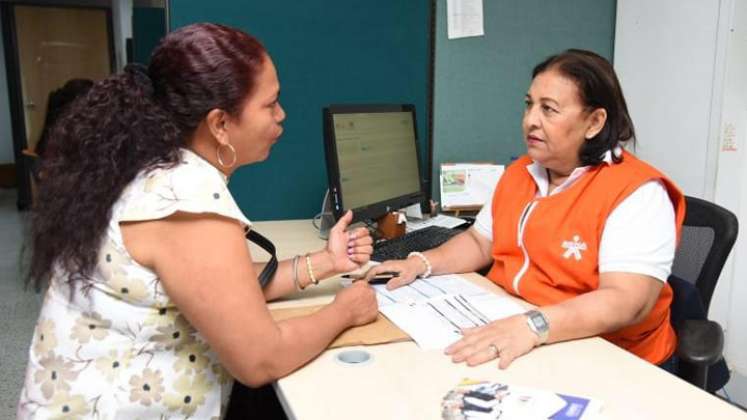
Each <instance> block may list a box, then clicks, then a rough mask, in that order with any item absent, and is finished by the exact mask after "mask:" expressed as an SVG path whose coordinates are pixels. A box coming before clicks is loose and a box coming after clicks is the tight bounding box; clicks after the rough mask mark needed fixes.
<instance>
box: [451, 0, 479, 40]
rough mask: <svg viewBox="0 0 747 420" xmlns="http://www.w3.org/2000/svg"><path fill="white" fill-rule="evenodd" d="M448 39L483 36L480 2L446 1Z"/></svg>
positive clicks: (475, 0) (469, 0) (477, 0)
mask: <svg viewBox="0 0 747 420" xmlns="http://www.w3.org/2000/svg"><path fill="white" fill-rule="evenodd" d="M446 13H447V22H448V23H447V29H448V37H449V39H456V38H465V37H470V36H482V35H485V28H484V24H483V20H484V19H483V13H482V0H446Z"/></svg>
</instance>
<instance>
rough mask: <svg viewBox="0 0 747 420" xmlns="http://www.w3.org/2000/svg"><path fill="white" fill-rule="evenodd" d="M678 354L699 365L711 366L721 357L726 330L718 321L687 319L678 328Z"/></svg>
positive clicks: (683, 358)
mask: <svg viewBox="0 0 747 420" xmlns="http://www.w3.org/2000/svg"><path fill="white" fill-rule="evenodd" d="M677 338H678V340H679V342H678V343H677V356H679V358H680V359H681V360H683V361H686V362H689V363H692V364H694V365H699V366H710V365H712V364H714V363H716V362H718V361H719V359H721V355H722V352H723V350H724V330H723V329H722V328H721V325H719V324H718V323H717V322H714V321H708V320H687V321H684V322H683V323H682V324H681V325H680V326H679V327H678V328H677Z"/></svg>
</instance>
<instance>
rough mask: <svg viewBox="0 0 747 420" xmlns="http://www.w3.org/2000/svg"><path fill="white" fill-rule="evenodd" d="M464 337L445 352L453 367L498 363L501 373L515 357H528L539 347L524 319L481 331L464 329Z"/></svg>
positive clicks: (500, 322)
mask: <svg viewBox="0 0 747 420" xmlns="http://www.w3.org/2000/svg"><path fill="white" fill-rule="evenodd" d="M462 332H463V334H464V337H463V338H462V339H461V340H459V341H457V342H456V343H454V344H452V345H450V346H449V347H447V348H446V350H445V352H446V354H448V355H451V360H452V361H453V362H454V363H461V362H466V363H467V365H469V366H476V365H480V364H483V363H485V362H488V361H491V360H493V359H496V358H497V359H500V361H499V363H498V367H499V368H501V369H505V368H507V367H508V365H510V364H511V362H513V361H514V359H516V358H517V357H520V356H523V355H524V354H526V353H529V351H531V350H532V349H533V348H534V347H535V346H537V345H538V344H539V337H538V336H537V334H535V333H534V332H532V330H531V329H529V325H528V324H527V317H526V315H523V314H520V315H514V316H511V317H508V318H503V319H499V320H497V321H493V322H491V323H490V324H487V325H484V326H482V327H476V328H467V329H465V330H463V331H462Z"/></svg>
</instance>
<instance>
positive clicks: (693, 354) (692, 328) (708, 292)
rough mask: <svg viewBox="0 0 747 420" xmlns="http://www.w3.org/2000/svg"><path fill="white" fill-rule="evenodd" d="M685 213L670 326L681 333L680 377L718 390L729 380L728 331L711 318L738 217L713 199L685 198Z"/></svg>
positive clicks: (671, 280)
mask: <svg viewBox="0 0 747 420" xmlns="http://www.w3.org/2000/svg"><path fill="white" fill-rule="evenodd" d="M685 201H686V204H687V213H686V215H685V221H684V224H683V226H682V237H681V239H680V243H679V246H678V248H677V252H676V254H675V258H674V264H673V265H672V275H671V276H670V278H669V284H670V285H671V286H672V289H673V291H674V298H673V301H672V325H673V326H674V328H675V331H676V332H677V337H678V341H679V342H678V345H677V356H679V359H680V363H679V368H678V376H680V377H681V378H682V379H685V380H686V381H688V382H690V383H692V384H693V385H695V386H697V387H699V388H701V389H704V390H707V391H710V392H715V391H716V390H718V389H721V388H722V387H723V386H724V385H725V384H726V382H728V380H729V371H728V369H727V367H726V363H725V362H724V359H723V356H722V352H723V347H724V332H723V330H722V328H721V326H720V325H719V324H718V323H717V322H714V321H710V320H708V319H707V316H708V308H709V306H710V304H711V297H712V296H713V291H714V289H715V288H716V282H717V281H718V278H719V275H720V274H721V270H722V268H723V266H724V263H725V262H726V258H727V257H728V256H729V252H730V251H731V248H732V247H733V246H734V242H735V241H736V239H737V232H738V230H739V223H738V221H737V217H736V216H735V215H734V214H733V213H732V212H730V211H729V210H726V209H725V208H723V207H721V206H718V205H716V204H714V203H711V202H708V201H705V200H701V199H699V198H695V197H689V196H688V197H685Z"/></svg>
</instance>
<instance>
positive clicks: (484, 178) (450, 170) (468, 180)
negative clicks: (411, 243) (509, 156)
mask: <svg viewBox="0 0 747 420" xmlns="http://www.w3.org/2000/svg"><path fill="white" fill-rule="evenodd" d="M504 169H505V167H504V166H503V165H492V164H481V163H455V164H442V165H441V174H440V177H439V179H440V190H441V207H442V208H444V209H448V208H455V207H481V206H483V205H484V204H485V203H488V202H490V199H491V198H492V197H493V191H494V190H495V186H496V184H498V180H499V179H500V178H501V175H503V171H504Z"/></svg>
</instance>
